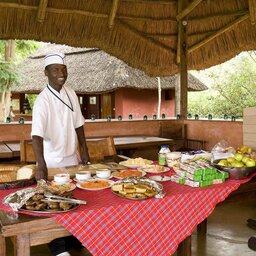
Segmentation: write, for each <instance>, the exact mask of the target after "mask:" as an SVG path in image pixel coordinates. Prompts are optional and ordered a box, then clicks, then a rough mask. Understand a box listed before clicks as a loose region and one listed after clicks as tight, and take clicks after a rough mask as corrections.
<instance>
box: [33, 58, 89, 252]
mask: <svg viewBox="0 0 256 256" xmlns="http://www.w3.org/2000/svg"><path fill="white" fill-rule="evenodd" d="M44 68H45V69H44V74H45V75H46V76H47V77H48V84H47V85H46V87H45V88H44V89H43V91H42V92H41V93H40V94H39V95H38V97H37V98H36V101H35V103H34V107H33V115H32V132H31V135H32V141H33V149H34V152H35V156H36V162H37V170H36V175H35V176H36V179H37V180H39V179H45V180H47V177H48V168H58V167H65V166H71V165H77V164H79V156H78V153H77V148H78V143H79V145H80V149H81V150H80V151H81V155H80V163H82V164H87V163H88V161H89V156H88V149H87V146H86V142H85V135H84V129H83V125H84V121H85V120H84V117H83V116H82V113H81V109H80V105H79V101H78V98H77V96H76V93H75V91H74V90H73V89H71V88H70V87H68V86H66V85H64V84H65V82H66V80H67V77H68V72H67V66H66V63H65V56H64V54H62V53H51V54H48V55H47V56H45V58H44ZM70 239H73V240H72V241H71V242H70V241H69V240H70ZM75 243H77V244H78V247H79V246H80V247H81V244H79V241H78V240H75V239H74V237H72V236H71V237H66V238H58V239H55V240H53V241H52V242H50V243H49V248H50V250H51V252H52V254H53V255H57V256H69V255H70V254H69V252H68V251H67V250H68V246H69V245H70V244H72V245H74V244H75Z"/></svg>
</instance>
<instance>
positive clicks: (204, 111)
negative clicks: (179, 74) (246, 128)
mask: <svg viewBox="0 0 256 256" xmlns="http://www.w3.org/2000/svg"><path fill="white" fill-rule="evenodd" d="M255 70H256V63H255V61H254V60H253V59H252V58H250V57H249V55H248V54H246V53H244V54H241V56H239V57H237V58H235V59H233V60H232V61H229V62H227V63H225V64H222V65H219V66H216V67H213V68H211V69H209V70H207V71H205V73H206V74H205V75H206V76H207V78H208V80H207V81H208V83H206V85H207V86H208V87H209V90H207V91H204V92H200V93H196V95H192V94H191V93H189V101H188V102H189V103H188V111H189V112H191V113H193V114H195V113H197V114H199V115H200V116H205V117H206V116H207V115H208V114H209V113H211V114H213V116H214V117H218V118H223V116H224V114H228V115H229V116H231V115H235V116H237V117H242V116H243V109H244V108H246V107H252V106H256V98H255V96H254V91H255V89H256V71H255ZM200 73H201V74H200ZM197 77H198V78H199V79H201V78H200V77H202V72H199V73H198V75H197Z"/></svg>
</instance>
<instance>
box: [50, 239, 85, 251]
mask: <svg viewBox="0 0 256 256" xmlns="http://www.w3.org/2000/svg"><path fill="white" fill-rule="evenodd" d="M48 247H49V249H50V251H51V253H52V255H54V256H55V255H58V254H60V253H62V252H66V251H69V250H70V249H71V248H75V249H82V248H83V245H82V244H81V242H80V241H79V240H78V239H77V238H76V237H74V236H66V237H61V238H56V239H54V240H52V241H51V242H50V243H49V244H48Z"/></svg>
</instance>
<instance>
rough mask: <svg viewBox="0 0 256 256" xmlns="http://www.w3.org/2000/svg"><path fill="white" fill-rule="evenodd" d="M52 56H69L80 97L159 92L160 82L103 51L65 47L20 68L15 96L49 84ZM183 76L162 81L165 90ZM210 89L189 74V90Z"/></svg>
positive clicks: (53, 48) (51, 47) (71, 81)
mask: <svg viewBox="0 0 256 256" xmlns="http://www.w3.org/2000/svg"><path fill="white" fill-rule="evenodd" d="M51 52H62V53H65V55H66V62H67V66H68V80H67V82H66V84H67V85H69V86H71V87H72V88H73V89H74V90H75V91H76V92H77V93H100V92H106V91H111V90H115V89H118V88H124V87H126V88H137V89H157V88H158V81H157V79H156V78H154V77H149V76H148V75H146V74H145V73H144V72H143V71H141V70H138V69H135V68H131V67H129V66H128V65H127V64H126V63H124V62H123V61H122V60H119V59H117V58H116V57H113V56H111V55H109V54H107V53H105V52H103V51H102V50H99V49H88V48H73V47H69V46H65V45H55V44H46V45H45V46H43V47H42V48H40V49H39V50H38V51H37V52H36V53H35V54H33V55H32V56H31V57H29V58H28V59H26V61H25V62H24V63H22V65H21V66H20V68H19V70H20V72H21V74H22V84H21V85H19V86H16V87H15V86H14V87H13V88H12V91H13V92H30V93H31V92H39V91H41V90H42V89H43V88H44V87H45V85H46V83H47V81H48V80H47V77H46V76H45V75H44V72H43V69H44V68H43V64H44V57H45V55H46V54H48V53H51ZM178 82H179V75H175V76H169V77H162V78H161V87H162V89H174V88H175V85H176V84H177V83H178ZM206 89H207V87H206V86H205V85H204V84H203V83H202V82H200V81H199V80H198V79H197V78H195V77H194V76H193V75H191V74H188V90H190V91H202V90H206Z"/></svg>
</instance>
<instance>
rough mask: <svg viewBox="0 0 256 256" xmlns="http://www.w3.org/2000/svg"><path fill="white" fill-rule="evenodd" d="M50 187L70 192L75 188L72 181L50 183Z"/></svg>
mask: <svg viewBox="0 0 256 256" xmlns="http://www.w3.org/2000/svg"><path fill="white" fill-rule="evenodd" d="M51 187H52V188H56V189H58V190H59V191H60V192H70V191H72V190H74V189H75V188H76V185H75V184H74V183H65V184H56V183H52V185H51Z"/></svg>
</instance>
